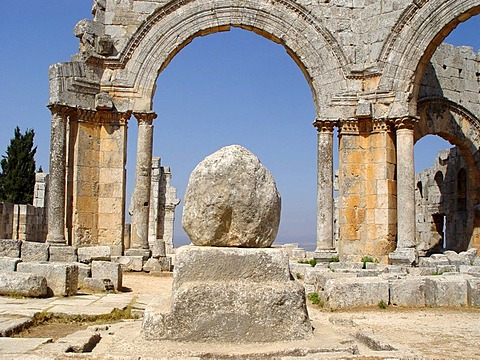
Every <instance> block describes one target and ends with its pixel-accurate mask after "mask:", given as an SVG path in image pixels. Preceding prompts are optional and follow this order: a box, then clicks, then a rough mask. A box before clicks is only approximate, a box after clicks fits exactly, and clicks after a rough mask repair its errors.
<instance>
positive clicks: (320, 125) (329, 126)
mask: <svg viewBox="0 0 480 360" xmlns="http://www.w3.org/2000/svg"><path fill="white" fill-rule="evenodd" d="M336 125H337V122H336V121H333V120H315V121H314V122H313V126H315V127H316V128H317V131H318V132H319V133H333V129H334V127H335V126H336Z"/></svg>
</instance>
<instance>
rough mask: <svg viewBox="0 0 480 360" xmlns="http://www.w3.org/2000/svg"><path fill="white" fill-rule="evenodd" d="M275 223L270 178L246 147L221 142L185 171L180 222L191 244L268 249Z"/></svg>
mask: <svg viewBox="0 0 480 360" xmlns="http://www.w3.org/2000/svg"><path fill="white" fill-rule="evenodd" d="M279 224H280V194H279V193H278V191H277V187H276V185H275V181H274V179H273V177H272V175H271V174H270V172H269V171H268V170H267V169H266V168H265V167H264V166H263V165H262V163H261V162H260V161H259V160H258V158H257V157H256V156H255V155H253V154H252V153H251V152H250V151H248V150H247V149H245V148H243V147H241V146H239V145H231V146H226V147H224V148H222V149H220V150H218V151H217V152H215V153H213V154H212V155H210V156H207V157H206V158H205V159H204V160H203V161H202V162H200V164H198V165H197V167H196V168H195V169H194V170H193V172H192V174H191V175H190V179H189V181H188V186H187V190H186V192H185V204H184V207H183V217H182V225H183V228H184V229H185V232H186V233H187V234H188V236H189V237H190V240H191V241H192V243H193V244H195V245H203V246H241V247H269V246H270V245H272V243H273V241H274V240H275V237H276V236H277V231H278V226H279Z"/></svg>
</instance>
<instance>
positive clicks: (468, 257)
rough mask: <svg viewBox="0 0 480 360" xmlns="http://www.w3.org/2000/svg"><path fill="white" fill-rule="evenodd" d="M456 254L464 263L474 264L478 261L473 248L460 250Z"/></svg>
mask: <svg viewBox="0 0 480 360" xmlns="http://www.w3.org/2000/svg"><path fill="white" fill-rule="evenodd" d="M458 255H459V256H460V258H461V259H462V260H463V264H464V265H475V264H474V262H475V261H479V258H478V257H477V249H475V248H472V249H468V250H467V251H462V252H461V253H459V254H458Z"/></svg>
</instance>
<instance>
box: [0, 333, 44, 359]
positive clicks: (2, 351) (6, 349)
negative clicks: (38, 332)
mask: <svg viewBox="0 0 480 360" xmlns="http://www.w3.org/2000/svg"><path fill="white" fill-rule="evenodd" d="M51 341H52V339H51V338H0V358H1V359H14V358H18V354H23V353H25V352H27V351H32V350H35V349H36V348H37V347H39V346H40V345H43V344H46V343H49V342H51ZM9 355H10V357H9ZM11 355H17V356H16V357H13V356H11ZM22 358H23V355H22Z"/></svg>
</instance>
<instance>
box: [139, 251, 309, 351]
mask: <svg viewBox="0 0 480 360" xmlns="http://www.w3.org/2000/svg"><path fill="white" fill-rule="evenodd" d="M176 263H177V266H176V267H175V270H174V286H173V295H172V300H173V301H172V307H171V312H169V313H161V312H160V309H159V308H155V307H149V308H147V309H146V310H145V313H144V320H143V325H142V331H143V335H144V336H145V338H146V339H149V340H155V339H156V340H159V339H172V340H180V341H202V342H203V341H216V342H237V343H245V342H253V341H254V342H271V341H285V340H295V339H305V338H308V337H310V336H311V334H312V327H311V324H310V320H309V318H308V313H307V310H306V304H305V291H304V288H303V286H302V285H301V284H300V283H299V282H298V281H295V280H292V279H291V278H290V272H289V267H288V257H287V254H286V252H284V251H282V250H280V249H253V248H250V249H241V248H236V249H235V248H214V247H203V248H202V249H201V250H198V249H197V247H193V246H186V247H182V248H180V249H179V250H178V252H177V254H176ZM197 265H198V266H197ZM282 268H283V269H282ZM183 272H186V274H183Z"/></svg>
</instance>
